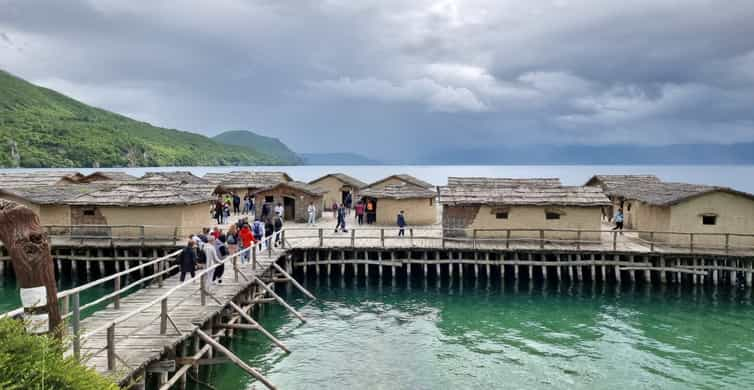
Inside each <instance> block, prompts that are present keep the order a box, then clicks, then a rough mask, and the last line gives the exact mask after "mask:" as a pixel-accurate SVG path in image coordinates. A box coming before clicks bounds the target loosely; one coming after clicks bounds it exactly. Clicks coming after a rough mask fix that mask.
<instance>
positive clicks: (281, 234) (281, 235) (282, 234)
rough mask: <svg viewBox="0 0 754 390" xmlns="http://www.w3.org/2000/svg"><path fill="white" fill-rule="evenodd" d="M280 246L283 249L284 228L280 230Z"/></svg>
mask: <svg viewBox="0 0 754 390" xmlns="http://www.w3.org/2000/svg"><path fill="white" fill-rule="evenodd" d="M280 248H282V249H285V230H281V231H280Z"/></svg>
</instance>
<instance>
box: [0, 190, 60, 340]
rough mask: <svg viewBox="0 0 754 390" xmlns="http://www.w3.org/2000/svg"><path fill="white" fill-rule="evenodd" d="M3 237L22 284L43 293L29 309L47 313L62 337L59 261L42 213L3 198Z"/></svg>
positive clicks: (0, 209)
mask: <svg viewBox="0 0 754 390" xmlns="http://www.w3.org/2000/svg"><path fill="white" fill-rule="evenodd" d="M0 241H2V242H3V243H4V244H5V248H6V250H7V252H8V256H9V257H10V260H11V263H12V264H13V271H14V272H15V274H16V280H17V281H18V282H17V283H18V287H19V288H20V289H21V290H26V289H29V290H30V291H39V295H40V296H39V297H38V298H36V300H35V302H27V305H25V306H26V311H27V313H29V314H36V315H43V314H46V317H47V320H48V328H47V329H48V331H49V332H54V334H55V336H56V337H61V333H60V332H59V328H58V326H59V325H60V323H61V318H60V308H59V307H58V289H57V284H56V282H55V265H54V263H53V258H52V255H51V254H50V242H49V239H48V236H47V233H46V232H45V230H44V228H42V226H41V225H40V223H39V217H38V216H37V215H36V214H35V213H34V211H32V210H31V209H30V208H28V207H26V206H23V205H21V204H18V203H16V202H13V201H9V200H3V199H0ZM31 289H35V290H31ZM42 297H44V300H45V301H46V302H45V303H44V304H41V303H42Z"/></svg>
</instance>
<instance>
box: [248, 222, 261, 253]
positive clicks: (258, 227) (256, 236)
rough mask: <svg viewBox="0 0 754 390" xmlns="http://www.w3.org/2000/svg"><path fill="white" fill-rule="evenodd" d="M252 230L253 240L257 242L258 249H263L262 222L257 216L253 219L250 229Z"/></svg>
mask: <svg viewBox="0 0 754 390" xmlns="http://www.w3.org/2000/svg"><path fill="white" fill-rule="evenodd" d="M251 230H252V231H253V232H254V240H255V241H256V242H258V243H259V248H258V249H259V250H260V251H261V250H262V249H264V223H263V222H262V221H260V220H259V218H257V219H256V221H254V225H253V226H252V229H251Z"/></svg>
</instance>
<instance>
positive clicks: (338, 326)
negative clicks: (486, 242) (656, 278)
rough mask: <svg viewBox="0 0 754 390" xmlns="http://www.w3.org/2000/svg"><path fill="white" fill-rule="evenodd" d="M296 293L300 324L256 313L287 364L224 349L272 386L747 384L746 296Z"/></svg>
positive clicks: (243, 341) (573, 290)
mask: <svg viewBox="0 0 754 390" xmlns="http://www.w3.org/2000/svg"><path fill="white" fill-rule="evenodd" d="M308 287H310V288H311V289H312V291H313V292H314V293H315V295H317V296H318V298H319V299H318V300H317V301H314V302H310V303H307V301H306V300H305V299H304V298H303V297H302V296H300V295H298V294H293V295H291V296H289V297H290V298H291V299H293V301H294V302H296V304H297V306H298V308H299V309H300V311H301V313H302V314H303V315H304V316H305V317H306V318H307V320H308V323H306V324H302V323H301V322H300V321H298V320H297V319H295V318H294V317H293V316H291V315H290V314H288V313H287V312H285V311H284V309H283V308H282V307H280V306H277V305H268V308H267V309H265V311H264V313H262V314H261V315H260V323H261V324H262V325H263V326H265V327H266V328H267V329H268V330H270V331H271V332H273V334H275V335H276V336H277V337H278V338H280V339H281V340H282V341H283V343H285V344H286V345H287V346H288V347H289V348H290V349H291V350H292V351H293V353H292V354H290V355H285V354H284V353H282V352H281V351H280V350H278V349H275V348H273V346H272V345H271V344H270V343H269V342H268V341H267V340H265V339H264V338H263V337H262V336H260V335H259V334H254V333H245V334H244V335H243V336H240V337H235V338H234V339H232V340H231V341H230V344H229V345H230V346H231V348H232V350H234V351H236V352H237V353H238V354H239V356H241V357H242V358H243V359H244V360H245V361H246V362H248V363H249V364H250V365H251V366H253V367H258V368H259V369H260V370H261V371H262V372H263V373H264V374H265V375H266V376H267V377H268V378H270V379H271V380H272V381H273V383H275V384H276V385H278V386H279V388H281V389H623V388H639V389H690V388H693V389H722V388H725V389H750V388H754V307H753V306H752V297H751V291H750V290H730V289H727V288H723V289H717V290H715V289H705V288H701V287H699V288H696V289H679V288H676V287H675V286H667V287H664V288H662V287H641V286H634V287H631V286H623V288H617V287H614V286H604V287H603V286H601V285H595V286H593V285H591V284H586V285H580V284H576V285H568V284H562V285H549V286H542V285H534V284H532V285H529V284H522V285H518V286H516V285H513V284H506V285H504V286H494V285H493V286H486V285H485V284H482V285H481V286H476V287H474V285H473V283H471V284H470V283H468V281H467V284H466V285H465V286H463V287H460V286H459V285H458V281H456V285H454V286H448V285H447V284H445V285H443V286H439V287H437V286H435V285H434V284H433V283H432V282H430V285H429V286H427V287H426V288H425V287H424V285H423V284H422V282H421V281H419V282H415V283H414V285H413V286H412V287H411V288H407V287H405V286H404V287H393V286H391V285H380V284H377V283H376V282H373V283H371V284H369V285H365V284H364V281H361V282H360V283H359V284H357V285H354V284H353V283H351V282H348V283H344V284H343V285H341V284H340V283H333V284H332V285H331V286H330V287H327V286H326V285H324V283H323V285H321V286H319V287H316V286H314V285H313V284H312V283H309V285H308ZM202 379H203V380H204V381H208V382H210V383H211V384H212V385H213V386H215V387H216V388H218V389H244V388H245V389H250V388H252V387H251V386H252V383H253V381H252V380H251V379H249V377H247V376H246V375H245V374H244V373H243V372H242V371H241V370H239V369H237V368H236V367H234V366H231V365H224V366H215V367H212V368H211V369H207V370H205V371H204V372H203V378H202ZM256 386H257V387H256V388H262V387H261V384H260V383H256ZM196 388H197V389H198V388H200V387H199V386H197V387H196Z"/></svg>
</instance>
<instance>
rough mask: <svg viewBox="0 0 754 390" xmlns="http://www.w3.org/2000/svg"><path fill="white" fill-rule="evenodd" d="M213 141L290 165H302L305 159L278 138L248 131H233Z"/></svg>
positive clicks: (222, 134)
mask: <svg viewBox="0 0 754 390" xmlns="http://www.w3.org/2000/svg"><path fill="white" fill-rule="evenodd" d="M212 139H213V140H215V141H216V142H219V143H221V144H225V145H235V146H243V147H246V148H249V149H252V150H255V151H257V152H258V153H260V154H265V155H268V156H269V157H271V158H277V159H282V160H284V161H286V162H287V164H289V165H297V164H302V163H303V162H304V160H303V158H301V156H299V155H298V154H296V152H294V151H293V150H291V149H290V148H289V147H288V145H286V144H284V143H282V142H281V141H280V140H279V139H277V138H272V137H266V136H263V135H259V134H256V133H253V132H251V131H248V130H232V131H226V132H224V133H221V134H218V135H216V136H214V137H212Z"/></svg>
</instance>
